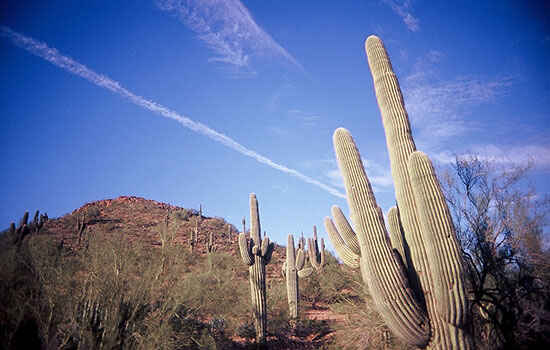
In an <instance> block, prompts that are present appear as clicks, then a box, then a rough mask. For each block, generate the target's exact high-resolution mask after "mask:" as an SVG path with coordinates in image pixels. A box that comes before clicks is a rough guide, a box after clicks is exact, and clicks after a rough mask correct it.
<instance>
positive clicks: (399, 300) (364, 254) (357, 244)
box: [325, 36, 473, 350]
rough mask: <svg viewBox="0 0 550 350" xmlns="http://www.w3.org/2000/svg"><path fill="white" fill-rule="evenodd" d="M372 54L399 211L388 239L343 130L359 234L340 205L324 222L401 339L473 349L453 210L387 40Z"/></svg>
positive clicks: (343, 158) (340, 150)
mask: <svg viewBox="0 0 550 350" xmlns="http://www.w3.org/2000/svg"><path fill="white" fill-rule="evenodd" d="M365 49H366V52H367V57H368V61H369V65H370V68H371V72H372V76H373V80H374V87H375V91H376V96H377V100H378V105H379V108H380V111H381V114H382V121H383V124H384V129H385V132H386V141H387V146H388V151H389V154H390V163H391V170H392V176H393V178H394V182H395V193H396V197H397V208H395V209H391V210H390V212H389V214H388V219H389V228H390V232H389V234H390V239H388V234H387V231H386V228H385V225H384V222H383V215H382V211H381V209H380V207H379V206H378V205H377V204H376V200H375V198H374V195H373V193H372V188H371V186H370V183H369V180H368V178H367V175H366V173H365V170H364V168H363V165H362V162H361V157H360V155H359V151H358V150H357V147H356V146H355V143H354V141H353V139H352V137H351V135H350V133H349V132H348V131H347V130H345V129H342V128H340V129H337V130H336V131H335V133H334V147H335V151H336V156H337V158H338V164H339V166H340V170H341V172H342V175H343V178H344V183H345V187H346V194H347V200H348V204H349V206H350V210H351V215H352V218H353V222H354V225H355V228H356V230H357V235H356V234H355V232H354V231H353V230H352V229H351V226H350V225H349V223H347V221H346V219H345V217H344V216H343V214H342V213H341V211H340V209H339V208H337V207H333V210H332V212H333V215H334V218H335V222H336V225H334V223H333V222H332V221H331V220H330V218H325V225H326V227H327V231H328V233H329V236H330V239H331V241H332V242H333V245H334V247H335V249H336V250H337V251H338V254H339V255H340V257H341V258H342V260H343V261H344V262H346V263H349V264H350V265H353V266H357V265H359V266H360V267H361V272H362V275H363V279H364V280H365V281H366V283H367V285H368V287H369V290H370V293H371V294H372V298H373V300H374V303H375V305H376V307H377V309H378V311H379V313H380V314H381V316H382V317H383V318H384V320H385V321H386V323H387V324H388V326H389V327H390V329H391V330H392V331H393V333H394V334H395V335H396V336H398V337H399V338H401V339H402V340H403V341H405V342H406V343H408V344H410V345H414V346H417V347H420V348H425V347H427V348H431V349H444V350H446V349H471V348H473V343H472V339H471V336H470V334H469V332H468V331H467V325H466V321H467V319H468V299H467V295H466V291H465V282H464V276H465V271H464V268H463V264H462V261H461V254H460V249H459V246H458V242H457V239H456V234H455V232H454V226H453V223H452V219H451V216H450V213H449V210H448V208H447V205H446V203H445V199H444V197H443V194H442V192H441V188H440V187H439V183H438V181H437V178H436V175H435V171H434V169H433V166H432V164H431V161H430V160H429V158H428V157H427V156H426V155H425V154H423V153H421V152H418V151H416V146H415V144H414V141H413V139H412V135H411V130H410V124H409V119H408V116H407V112H406V110H405V107H404V101H403V97H402V95H401V91H400V89H399V84H398V82H397V78H396V76H395V74H394V73H393V70H392V67H391V63H390V60H389V58H388V55H387V52H386V50H385V48H384V45H383V44H382V41H381V40H380V39H379V38H377V37H375V36H371V37H369V38H368V39H367V41H366V43H365ZM390 242H391V243H390ZM392 245H393V247H392ZM392 248H395V250H394V249H392Z"/></svg>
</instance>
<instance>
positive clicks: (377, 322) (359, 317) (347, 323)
mask: <svg viewBox="0 0 550 350" xmlns="http://www.w3.org/2000/svg"><path fill="white" fill-rule="evenodd" d="M346 270H347V273H346V274H347V276H349V277H350V280H349V283H348V284H347V285H346V286H345V287H344V288H343V289H341V292H340V294H339V297H338V300H337V301H336V302H335V303H334V304H331V306H330V308H331V310H332V311H333V312H334V313H335V314H336V315H337V317H339V318H341V320H340V321H339V322H336V323H335V324H334V328H335V330H336V332H335V336H334V338H333V340H332V342H331V344H330V346H329V349H335V350H336V349H343V350H352V349H353V350H355V349H358V350H361V349H369V350H370V349H396V350H397V349H400V350H401V349H412V348H411V347H408V346H406V345H404V344H402V343H401V342H400V341H399V340H398V339H397V338H395V337H394V336H393V334H392V333H391V332H390V331H389V329H388V328H387V326H386V325H385V324H384V322H383V321H382V318H381V317H380V315H379V314H378V311H377V310H376V308H375V306H374V302H373V301H372V299H371V297H370V296H369V294H368V292H367V289H366V287H365V286H364V283H363V280H362V278H361V274H360V273H359V271H356V273H352V272H353V271H351V269H349V268H346Z"/></svg>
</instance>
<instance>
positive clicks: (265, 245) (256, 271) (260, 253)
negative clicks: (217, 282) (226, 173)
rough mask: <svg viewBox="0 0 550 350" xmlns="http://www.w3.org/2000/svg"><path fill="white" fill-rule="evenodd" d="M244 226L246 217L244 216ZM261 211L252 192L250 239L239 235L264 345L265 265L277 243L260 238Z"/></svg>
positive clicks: (256, 323) (259, 341)
mask: <svg viewBox="0 0 550 350" xmlns="http://www.w3.org/2000/svg"><path fill="white" fill-rule="evenodd" d="M243 226H244V218H243ZM260 232H261V230H260V213H259V210H258V200H257V198H256V195H255V194H254V193H251V194H250V240H248V239H247V238H246V235H245V233H244V232H243V233H241V234H240V235H239V249H240V251H241V257H242V259H243V261H244V263H245V264H246V265H247V266H248V272H249V281H250V295H251V297H252V313H253V315H254V328H255V330H256V343H257V344H258V345H260V346H261V345H263V344H264V343H265V339H266V334H267V327H266V324H267V303H266V284H265V266H266V265H267V264H269V262H270V260H271V254H272V253H273V249H274V248H275V244H274V243H273V242H270V241H269V238H268V237H265V238H264V239H263V240H260Z"/></svg>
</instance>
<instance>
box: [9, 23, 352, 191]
mask: <svg viewBox="0 0 550 350" xmlns="http://www.w3.org/2000/svg"><path fill="white" fill-rule="evenodd" d="M0 35H1V36H3V37H6V38H7V39H8V40H10V41H11V42H12V43H13V44H14V45H15V46H18V47H20V48H22V49H24V50H26V51H28V52H30V53H32V54H33V55H35V56H38V57H40V58H42V59H44V60H46V61H48V62H50V63H51V64H53V65H55V66H57V67H60V68H63V69H65V70H66V71H69V72H71V73H73V74H75V75H77V76H79V77H81V78H84V79H86V80H88V81H90V82H92V83H93V84H95V85H97V86H99V87H102V88H104V89H106V90H109V91H111V92H113V93H115V94H117V95H119V96H121V97H124V98H125V99H127V100H129V101H130V102H132V103H134V104H136V105H138V106H140V107H143V108H145V109H148V110H150V111H151V112H153V113H156V114H158V115H160V116H163V117H165V118H169V119H173V120H175V121H177V122H178V123H180V124H181V125H183V126H185V127H186V128H188V129H190V130H192V131H194V132H196V133H199V134H203V135H205V136H207V137H209V138H210V139H212V140H214V141H216V142H218V143H220V144H222V145H224V146H226V147H228V148H231V149H232V150H234V151H237V152H239V153H241V154H244V155H245V156H248V157H250V158H253V159H255V160H257V161H258V162H260V163H263V164H266V165H267V166H270V167H272V168H273V169H276V170H279V171H282V172H283V173H286V174H289V175H292V176H294V177H297V178H299V179H301V180H303V181H305V182H307V183H309V184H312V185H315V186H317V187H320V188H322V189H323V190H325V191H327V192H328V193H330V194H333V195H335V196H337V197H341V198H345V195H344V194H343V193H341V192H339V191H338V190H336V189H334V188H332V187H330V186H327V185H325V184H323V183H321V182H319V181H317V180H315V179H312V178H311V177H309V176H306V175H304V174H302V173H301V172H299V171H298V170H295V169H291V168H287V167H286V166H284V165H281V164H278V163H275V162H274V161H272V160H271V159H269V158H267V157H264V156H262V155H261V154H258V153H256V152H254V151H252V150H251V149H248V148H246V147H245V146H243V145H241V144H240V143H238V142H236V141H235V140H233V139H231V138H230V137H229V136H226V135H224V134H222V133H219V132H217V131H216V130H214V129H212V128H210V127H208V126H207V125H205V124H202V123H199V122H196V121H193V120H191V119H189V118H187V117H185V116H183V115H181V114H179V113H177V112H175V111H172V110H170V109H168V108H166V107H164V106H162V105H160V104H158V103H156V102H153V101H151V100H148V99H146V98H143V97H141V96H138V95H135V94H133V93H131V92H130V91H128V90H126V89H125V88H123V87H122V86H121V85H120V84H119V83H118V82H116V81H114V80H112V79H110V78H109V77H107V76H105V75H103V74H99V73H96V72H94V71H93V70H91V69H89V68H88V67H86V66H85V65H83V64H82V63H79V62H77V61H75V60H73V59H72V58H70V57H68V56H64V55H62V54H60V53H59V51H57V50H56V49H55V48H51V47H49V46H48V45H47V44H46V43H44V42H40V41H38V40H35V39H33V38H30V37H28V36H25V35H23V34H21V33H18V32H15V31H13V30H11V29H10V28H8V27H7V26H4V25H0Z"/></svg>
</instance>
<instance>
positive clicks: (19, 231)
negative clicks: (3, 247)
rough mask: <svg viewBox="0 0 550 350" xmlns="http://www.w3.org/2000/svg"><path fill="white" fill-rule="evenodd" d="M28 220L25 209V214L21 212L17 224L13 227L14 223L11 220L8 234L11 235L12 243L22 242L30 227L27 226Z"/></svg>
mask: <svg viewBox="0 0 550 350" xmlns="http://www.w3.org/2000/svg"><path fill="white" fill-rule="evenodd" d="M28 221H29V212H28V211H26V212H25V214H23V217H22V218H21V220H20V221H19V226H17V227H15V223H14V222H12V223H11V224H10V228H9V229H8V234H9V235H10V236H11V237H12V244H13V245H15V246H17V248H19V246H20V245H21V243H22V242H23V239H24V238H25V236H27V235H28V234H29V233H30V229H29V226H28Z"/></svg>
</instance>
